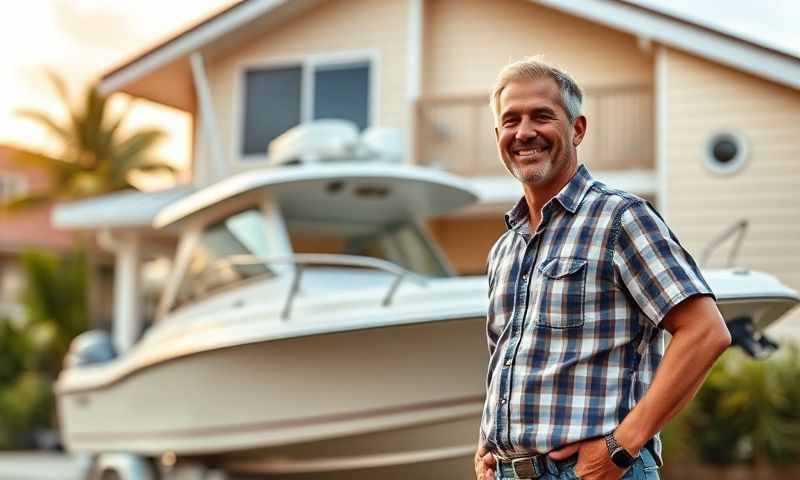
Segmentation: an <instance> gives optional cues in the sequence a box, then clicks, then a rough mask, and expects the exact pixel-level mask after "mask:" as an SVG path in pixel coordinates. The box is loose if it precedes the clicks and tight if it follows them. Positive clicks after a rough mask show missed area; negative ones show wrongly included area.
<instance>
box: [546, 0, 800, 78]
mask: <svg viewBox="0 0 800 480" xmlns="http://www.w3.org/2000/svg"><path fill="white" fill-rule="evenodd" d="M530 1H532V2H535V3H538V4H540V5H543V6H546V7H549V8H553V9H556V10H559V11H562V12H564V13H567V14H570V15H573V16H576V17H579V18H583V19H585V20H588V21H591V22H594V23H598V24H601V25H605V26H607V27H610V28H613V29H615V30H619V31H623V32H626V33H630V34H632V35H636V36H640V37H644V38H647V39H650V40H652V41H655V42H657V43H660V44H662V45H665V46H668V47H673V48H676V49H679V50H683V51H686V52H689V53H692V54H695V55H697V56H700V57H703V58H707V59H709V60H712V61H714V62H717V63H720V64H722V65H727V66H730V67H734V68H736V69H738V70H741V71H744V72H748V73H751V74H753V75H756V76H759V77H762V78H766V79H768V80H772V81H774V82H777V83H780V84H782V85H786V86H789V87H791V88H795V89H800V59H798V58H797V57H794V56H792V55H789V54H786V53H782V52H778V51H775V50H772V49H769V48H766V47H763V46H759V45H756V44H753V43H750V42H747V41H745V40H741V39H737V38H734V37H731V36H730V35H726V34H724V33H721V32H716V31H714V30H712V29H709V28H705V27H701V26H698V25H695V24H692V23H690V22H687V21H683V20H680V19H677V18H674V17H670V16H669V15H664V14H660V13H658V12H654V11H651V10H649V9H646V8H643V7H640V6H638V5H631V4H628V3H626V2H623V1H614V2H609V1H607V0H530Z"/></svg>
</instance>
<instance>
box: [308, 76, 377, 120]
mask: <svg viewBox="0 0 800 480" xmlns="http://www.w3.org/2000/svg"><path fill="white" fill-rule="evenodd" d="M323 118H339V119H344V120H350V121H351V122H354V123H355V124H356V125H358V128H359V129H361V130H363V129H365V128H367V125H369V65H368V64H358V65H347V66H341V67H335V68H330V67H323V68H321V69H317V70H316V71H315V72H314V119H323Z"/></svg>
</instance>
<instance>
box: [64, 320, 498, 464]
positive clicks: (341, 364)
mask: <svg viewBox="0 0 800 480" xmlns="http://www.w3.org/2000/svg"><path fill="white" fill-rule="evenodd" d="M484 321H485V320H484V319H483V318H480V317H477V318H464V319H456V320H438V321H431V322H425V323H415V324H405V325H398V326H389V327H387V326H383V327H381V328H374V329H363V330H356V331H348V332H338V333H329V334H321V335H310V336H306V337H299V338H289V339H284V340H273V341H266V342H257V343H251V344H244V345H238V346H236V347H229V348H221V349H217V350H210V351H205V352H199V353H193V354H190V355H185V356H180V355H176V356H175V357H174V358H172V359H169V360H166V361H164V362H161V363H158V364H154V365H151V366H149V367H146V368H143V369H141V370H137V371H134V372H132V373H131V374H129V375H126V376H124V377H122V378H120V379H117V380H116V381H114V382H113V383H110V384H108V385H103V386H101V387H97V388H92V389H87V390H70V388H69V385H61V390H62V391H61V393H60V394H59V398H58V402H59V411H60V414H61V421H62V432H63V437H64V442H65V445H66V446H67V448H69V449H70V450H73V451H84V452H86V451H88V452H97V453H100V452H107V451H125V452H131V453H137V454H141V455H147V456H155V455H161V454H163V453H164V452H174V453H175V454H176V455H177V456H178V458H189V457H195V458H214V459H215V463H222V464H226V469H230V470H234V471H235V470H239V471H243V472H245V473H247V472H251V473H270V474H271V475H280V474H291V475H292V478H300V477H297V475H298V474H300V473H302V472H306V473H314V474H315V475H321V474H325V472H330V473H331V474H333V473H334V472H336V471H342V469H343V468H345V467H346V468H345V469H346V470H348V473H347V475H348V477H347V478H354V477H352V476H350V475H351V473H350V472H349V471H354V472H355V471H361V472H368V471H372V472H373V473H374V471H375V470H376V469H377V470H380V471H382V472H383V473H386V474H387V475H390V476H391V475H394V474H392V473H391V472H395V473H396V474H397V475H407V474H408V471H406V470H407V468H411V469H412V470H414V469H418V468H420V467H424V468H425V469H427V470H430V471H437V469H440V468H444V469H445V470H449V469H451V468H455V467H454V466H455V465H460V466H461V468H462V469H464V468H466V469H467V470H466V471H467V472H469V471H471V461H470V457H471V453H470V452H469V449H470V448H471V447H472V446H474V444H475V439H476V438H477V429H478V423H479V419H480V412H481V408H482V404H483V395H484V382H485V371H486V364H487V350H486V344H485V336H484V335H485V334H484ZM176 353H177V352H176ZM98 419H102V421H98ZM345 439H346V440H347V441H342V440H345ZM295 457H296V461H294V460H293V461H288V463H287V459H293V458H295ZM276 462H277V463H276ZM309 462H310V463H309ZM404 465H405V467H404ZM412 465H416V467H412ZM443 465H444V466H443ZM415 471H416V470H415ZM398 472H400V473H398ZM402 472H405V473H402ZM417 473H418V472H417ZM415 475H416V473H415ZM398 478H399V477H398ZM405 478H407V477H405Z"/></svg>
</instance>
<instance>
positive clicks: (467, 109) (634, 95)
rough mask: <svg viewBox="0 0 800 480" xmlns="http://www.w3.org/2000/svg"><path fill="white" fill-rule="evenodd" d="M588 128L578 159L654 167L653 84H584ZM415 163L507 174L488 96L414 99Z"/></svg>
mask: <svg viewBox="0 0 800 480" xmlns="http://www.w3.org/2000/svg"><path fill="white" fill-rule="evenodd" d="M583 112H584V114H585V115H586V117H587V119H588V129H587V133H586V137H585V138H584V141H583V143H582V144H581V145H580V146H579V147H578V158H579V160H580V161H582V162H585V163H586V164H587V165H589V167H590V168H591V169H593V170H626V169H644V170H653V169H654V168H655V161H654V146H653V123H654V107H653V89H652V86H651V85H622V86H615V87H603V88H587V89H586V90H585V91H584V99H583ZM416 114H417V122H416V125H417V134H416V139H417V140H416V141H417V152H416V158H417V161H418V163H421V164H423V165H433V166H438V167H441V168H444V169H446V170H449V171H451V172H454V173H458V174H461V175H465V176H470V177H474V176H498V175H505V174H506V173H505V170H504V169H503V166H502V165H501V163H500V160H498V156H497V150H496V146H495V135H494V118H493V116H492V112H491V111H490V109H489V106H488V96H486V95H467V96H450V97H427V98H422V99H420V101H419V102H418V103H417V109H416Z"/></svg>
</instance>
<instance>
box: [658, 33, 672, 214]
mask: <svg viewBox="0 0 800 480" xmlns="http://www.w3.org/2000/svg"><path fill="white" fill-rule="evenodd" d="M667 55H668V53H667V49H666V48H665V47H663V46H659V47H658V48H657V50H656V58H655V90H656V98H655V102H656V108H655V114H656V118H655V127H656V131H655V149H656V152H655V154H656V175H657V181H656V183H657V187H656V208H658V210H659V212H661V214H662V215H663V216H664V218H667V215H668V212H667V200H668V197H667V175H668V173H669V172H668V170H667V169H668V168H669V165H668V164H669V162H668V158H667V145H668V140H669V138H668V135H669V133H668V132H669V128H668V117H667V115H669V112H668V109H669V95H668V92H667V81H668V78H669V72H668V70H667V69H668V66H667V61H668V59H667Z"/></svg>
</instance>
